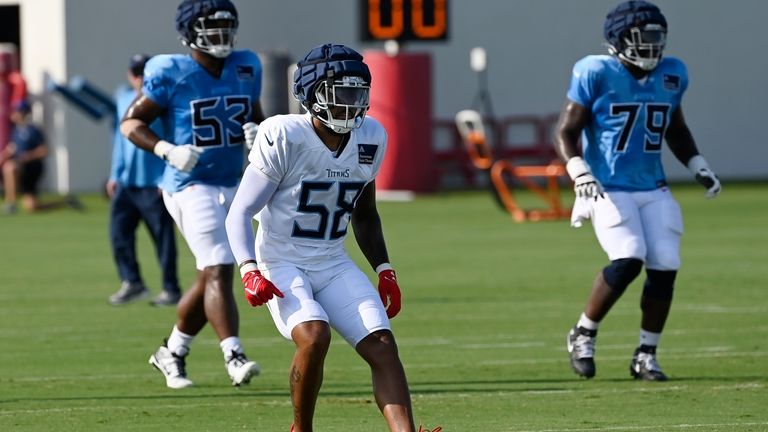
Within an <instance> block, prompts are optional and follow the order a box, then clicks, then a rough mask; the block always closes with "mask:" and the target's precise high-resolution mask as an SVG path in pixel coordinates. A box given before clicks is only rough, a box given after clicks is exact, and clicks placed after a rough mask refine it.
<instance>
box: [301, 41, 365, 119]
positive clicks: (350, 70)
mask: <svg viewBox="0 0 768 432" xmlns="http://www.w3.org/2000/svg"><path fill="white" fill-rule="evenodd" d="M297 66H298V67H297V69H296V72H294V74H293V96H294V97H295V98H296V99H297V100H298V101H299V102H300V103H301V105H302V106H303V107H304V108H305V109H306V110H307V111H309V113H310V114H311V115H312V116H313V117H315V118H317V119H318V120H320V121H321V122H322V123H323V124H324V125H325V126H327V127H328V128H329V129H331V130H332V131H334V132H336V133H339V134H343V133H347V132H349V131H351V130H352V129H356V128H359V127H360V126H362V124H363V121H364V120H365V114H366V113H367V112H368V108H369V107H370V89H371V88H370V85H371V72H370V71H369V70H368V65H366V64H365V62H363V56H362V55H360V54H359V53H358V52H357V51H355V50H353V49H352V48H349V47H348V46H345V45H338V44H325V45H321V46H318V47H315V48H312V50H311V51H309V53H307V55H306V56H304V58H303V59H302V60H301V61H299V63H298V64H297Z"/></svg>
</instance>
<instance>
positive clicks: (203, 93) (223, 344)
mask: <svg viewBox="0 0 768 432" xmlns="http://www.w3.org/2000/svg"><path fill="white" fill-rule="evenodd" d="M237 27H238V17H237V10H236V9H235V6H234V5H233V4H232V2H230V1H229V0H183V1H182V2H181V3H180V4H179V6H178V8H177V10H176V29H177V30H178V32H179V33H180V34H181V36H182V40H183V42H184V44H185V45H188V46H189V47H190V48H191V51H190V54H189V55H181V54H172V55H158V56H155V57H153V58H152V59H150V60H149V62H148V63H147V64H146V66H145V69H144V82H143V86H142V91H141V93H140V94H139V95H138V96H137V98H136V100H134V101H133V103H132V104H131V106H130V107H129V108H128V110H127V111H126V114H125V116H124V117H123V120H122V122H121V124H120V131H121V132H122V133H123V135H125V136H126V137H128V139H129V140H130V141H132V142H133V143H134V144H136V145H137V146H138V147H140V148H142V149H144V150H147V151H149V152H154V153H155V154H156V155H157V156H159V157H161V158H162V159H163V160H165V161H166V168H165V171H164V174H163V180H162V182H161V184H160V188H161V189H162V190H163V201H164V202H165V206H166V208H167V209H168V213H170V214H171V216H172V217H173V219H174V221H175V222H176V225H177V226H178V227H179V230H180V231H181V233H182V235H183V236H184V239H185V240H186V242H187V245H188V246H189V248H190V250H191V251H192V254H193V255H194V256H195V264H196V269H197V279H196V281H195V283H194V285H193V286H192V288H190V289H189V290H187V292H186V293H185V294H184V296H183V297H182V298H181V300H180V301H179V305H178V310H177V314H178V318H177V321H176V325H175V326H174V327H173V330H172V331H171V334H170V336H169V337H168V339H167V341H166V343H165V344H164V345H162V346H160V347H159V348H158V349H157V350H156V351H155V353H154V354H152V356H151V357H150V358H149V362H150V364H152V365H153V366H155V367H156V368H157V369H158V370H159V371H160V372H161V373H162V374H163V376H164V377H165V380H166V385H167V386H168V387H170V388H176V389H177V388H184V387H189V386H190V385H192V381H191V380H190V379H189V378H187V373H186V370H185V365H186V363H185V358H186V356H187V354H188V353H189V347H190V345H191V343H192V341H193V339H194V338H195V336H196V335H197V334H198V333H199V332H200V330H202V329H203V327H204V326H205V324H206V323H210V324H211V327H213V330H214V332H215V333H216V336H217V337H218V339H219V346H220V348H221V350H222V352H223V353H224V363H225V368H226V370H227V373H228V374H229V377H230V379H231V381H232V384H233V385H235V386H239V385H241V384H246V383H248V382H249V381H250V380H251V377H253V376H255V375H258V373H259V365H258V364H257V363H256V362H254V361H251V360H248V358H247V357H246V355H245V353H244V351H243V348H242V345H241V343H240V338H239V335H238V332H239V317H238V312H237V303H236V302H235V297H234V294H233V292H232V290H233V287H232V276H233V273H234V264H235V258H234V256H233V255H232V252H231V250H230V247H229V243H228V241H227V233H226V229H225V228H224V220H225V218H226V214H227V209H228V208H229V205H230V204H231V202H232V198H233V197H234V195H235V190H236V188H237V183H238V180H239V179H240V173H241V170H242V166H243V159H244V151H243V143H244V141H245V134H244V129H243V128H244V126H245V123H246V122H249V121H251V122H256V123H258V122H260V121H261V120H263V119H264V115H263V113H262V110H261V105H260V103H259V96H260V92H261V63H260V61H259V58H258V57H257V56H256V53H254V52H252V51H249V50H233V47H234V43H235V34H236V30H237ZM157 118H161V119H162V122H163V125H166V129H165V135H166V136H165V137H164V138H165V139H168V140H171V141H172V142H169V141H165V140H164V139H160V137H158V136H157V135H156V134H155V133H154V132H152V130H151V129H149V127H148V126H147V125H149V124H151V123H152V122H153V121H154V120H155V119H157Z"/></svg>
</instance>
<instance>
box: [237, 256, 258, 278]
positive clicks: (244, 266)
mask: <svg viewBox="0 0 768 432" xmlns="http://www.w3.org/2000/svg"><path fill="white" fill-rule="evenodd" d="M258 269H259V266H258V265H256V261H254V260H245V261H243V262H241V263H240V277H243V276H245V275H246V273H248V272H252V271H254V270H258Z"/></svg>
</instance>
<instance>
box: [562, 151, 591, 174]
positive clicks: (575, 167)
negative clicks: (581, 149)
mask: <svg viewBox="0 0 768 432" xmlns="http://www.w3.org/2000/svg"><path fill="white" fill-rule="evenodd" d="M565 170H566V171H568V175H569V176H570V177H571V180H576V177H579V176H582V175H584V174H589V167H588V166H587V163H586V162H584V159H582V158H581V156H574V157H572V158H570V159H568V163H566V164H565Z"/></svg>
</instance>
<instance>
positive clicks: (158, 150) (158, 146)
mask: <svg viewBox="0 0 768 432" xmlns="http://www.w3.org/2000/svg"><path fill="white" fill-rule="evenodd" d="M173 147H175V146H174V145H173V144H171V143H169V142H168V141H165V140H160V141H158V142H157V143H155V147H154V148H153V149H152V153H154V154H156V155H158V156H160V157H161V158H162V159H163V160H168V153H169V152H170V151H171V150H173Z"/></svg>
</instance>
